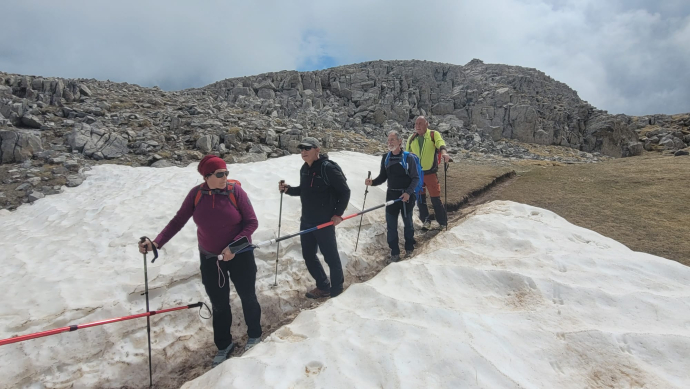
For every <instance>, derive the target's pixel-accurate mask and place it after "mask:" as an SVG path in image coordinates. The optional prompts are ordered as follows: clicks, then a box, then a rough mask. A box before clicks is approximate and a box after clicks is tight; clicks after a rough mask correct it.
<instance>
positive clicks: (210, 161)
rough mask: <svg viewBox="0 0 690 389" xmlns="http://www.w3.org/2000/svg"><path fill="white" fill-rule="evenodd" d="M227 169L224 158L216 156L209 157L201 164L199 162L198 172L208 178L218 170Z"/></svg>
mask: <svg viewBox="0 0 690 389" xmlns="http://www.w3.org/2000/svg"><path fill="white" fill-rule="evenodd" d="M227 168H228V166H227V165H226V164H225V161H223V159H222V158H220V157H217V156H215V155H207V156H205V157H204V158H203V159H202V160H201V162H199V166H198V167H197V170H198V171H199V173H200V174H201V175H202V176H204V177H206V176H207V175H209V174H212V173H213V172H215V171H216V170H218V169H227Z"/></svg>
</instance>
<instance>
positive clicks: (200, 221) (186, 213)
mask: <svg viewBox="0 0 690 389" xmlns="http://www.w3.org/2000/svg"><path fill="white" fill-rule="evenodd" d="M197 170H198V171H199V173H200V174H201V175H202V176H203V177H204V181H205V182H204V183H203V184H202V185H201V186H195V187H194V188H192V189H191V190H190V191H189V194H187V197H186V198H185V199H184V201H183V202H182V206H181V207H180V209H179V210H178V211H177V214H176V215H175V217H173V218H172V220H170V222H169V223H168V225H167V226H166V227H165V228H164V229H163V231H162V232H161V233H160V234H159V235H158V237H156V239H154V240H153V244H154V245H156V247H158V248H162V247H163V245H165V244H166V243H167V242H168V241H169V240H170V239H172V237H173V236H175V234H177V233H178V232H179V231H180V230H181V229H182V227H184V225H185V224H186V223H187V221H188V220H189V218H194V223H196V226H197V238H198V240H199V252H200V257H201V266H200V268H201V281H202V282H203V284H204V287H205V288H206V293H207V294H208V297H209V299H210V300H211V304H212V306H213V338H214V341H215V343H216V347H218V353H217V354H216V356H215V358H213V366H217V365H218V364H220V363H222V362H223V361H225V359H227V358H228V357H229V356H230V353H231V352H232V350H233V349H234V348H235V344H234V342H233V341H232V335H231V334H230V326H231V324H232V313H231V312H230V285H229V282H226V281H227V280H228V274H229V277H230V280H231V281H232V283H233V284H234V285H235V289H237V294H238V295H239V297H240V300H241V302H242V311H243V312H244V320H245V322H246V324H247V335H248V336H249V340H248V341H247V345H246V346H245V350H248V349H249V348H251V347H253V346H254V345H256V344H257V343H259V342H260V341H261V323H260V320H261V307H260V306H259V301H258V300H257V298H256V290H255V284H256V263H255V262H254V252H253V251H251V250H250V251H246V252H243V253H240V254H237V255H235V254H233V253H231V252H230V249H229V248H228V245H229V244H230V243H231V242H233V241H235V240H237V239H239V238H241V237H245V236H246V237H247V239H249V240H250V241H251V237H252V233H254V231H256V229H257V227H258V226H259V222H258V220H257V219H256V215H255V214H254V208H252V203H251V202H250V201H249V198H248V197H247V193H246V192H245V191H244V190H242V187H241V186H240V185H239V183H237V182H236V181H232V180H230V181H228V180H227V178H226V177H227V175H228V169H227V166H226V164H225V161H223V160H222V159H221V158H219V157H216V156H215V155H207V156H206V157H204V158H203V159H202V160H201V162H199V167H198V168H197ZM146 250H148V251H151V250H152V247H151V242H150V241H146V242H145V243H140V244H139V251H140V252H142V253H144V252H145V251H146ZM219 254H222V256H223V259H222V260H216V259H215V258H214V259H206V258H207V256H211V255H213V256H214V257H215V256H217V255H219Z"/></svg>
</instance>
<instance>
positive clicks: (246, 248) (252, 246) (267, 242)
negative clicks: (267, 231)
mask: <svg viewBox="0 0 690 389" xmlns="http://www.w3.org/2000/svg"><path fill="white" fill-rule="evenodd" d="M401 200H402V199H401V198H398V199H395V200H390V201H386V202H385V203H383V204H379V205H377V206H375V207H371V208H369V209H364V210H361V211H359V212H357V213H353V214H352V215H348V216H344V217H343V221H345V220H348V219H352V218H353V217H357V216H359V215H361V214H363V213H367V212H371V211H374V210H376V209H379V208H383V207H386V206H389V205H391V204H394V203H396V202H398V201H401ZM332 225H333V222H332V221H330V222H328V223H323V224H319V225H318V226H316V227H312V228H308V229H306V230H302V231H299V232H295V233H294V234H290V235H285V236H281V237H279V238H274V239H269V240H264V241H263V242H259V243H256V244H247V245H246V246H244V247H243V248H242V249H240V250H239V251H237V252H235V255H237V254H239V253H243V252H245V251H249V250H254V249H257V248H259V247H264V246H268V245H272V244H273V243H278V242H282V241H284V240H286V239H290V238H294V237H296V236H299V235H304V234H308V233H310V232H314V231H316V230H320V229H322V228H326V227H330V226H332ZM216 257H222V254H221V255H207V256H206V259H210V258H216ZM218 259H221V258H218Z"/></svg>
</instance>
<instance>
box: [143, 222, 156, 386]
mask: <svg viewBox="0 0 690 389" xmlns="http://www.w3.org/2000/svg"><path fill="white" fill-rule="evenodd" d="M147 240H148V241H149V242H151V239H149V238H147V237H145V236H142V237H141V239H140V243H145V242H146V241H147ZM151 248H153V253H154V257H153V259H152V260H151V263H154V262H155V261H156V258H158V249H157V248H156V245H154V244H153V242H151ZM147 252H148V250H147V249H146V246H144V294H145V295H146V312H147V313H148V312H150V311H149V275H148V270H147V266H146V253H147ZM146 337H147V338H148V341H149V388H150V387H153V368H152V367H151V317H150V316H146Z"/></svg>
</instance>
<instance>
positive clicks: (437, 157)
mask: <svg viewBox="0 0 690 389" xmlns="http://www.w3.org/2000/svg"><path fill="white" fill-rule="evenodd" d="M429 132H430V134H429V135H431V141H432V142H434V153H435V154H436V166H441V153H439V152H437V151H436V150H438V149H437V148H436V141H435V140H434V133H435V132H436V131H434V130H429ZM418 136H419V134H417V133H416V132H415V133H414V135H412V138H410V140H409V141H408V142H407V147H406V148H407V149H408V150H409V149H410V143H412V141H413V140H415V139H417V137H418ZM419 153H420V154H421V153H422V150H419Z"/></svg>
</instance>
